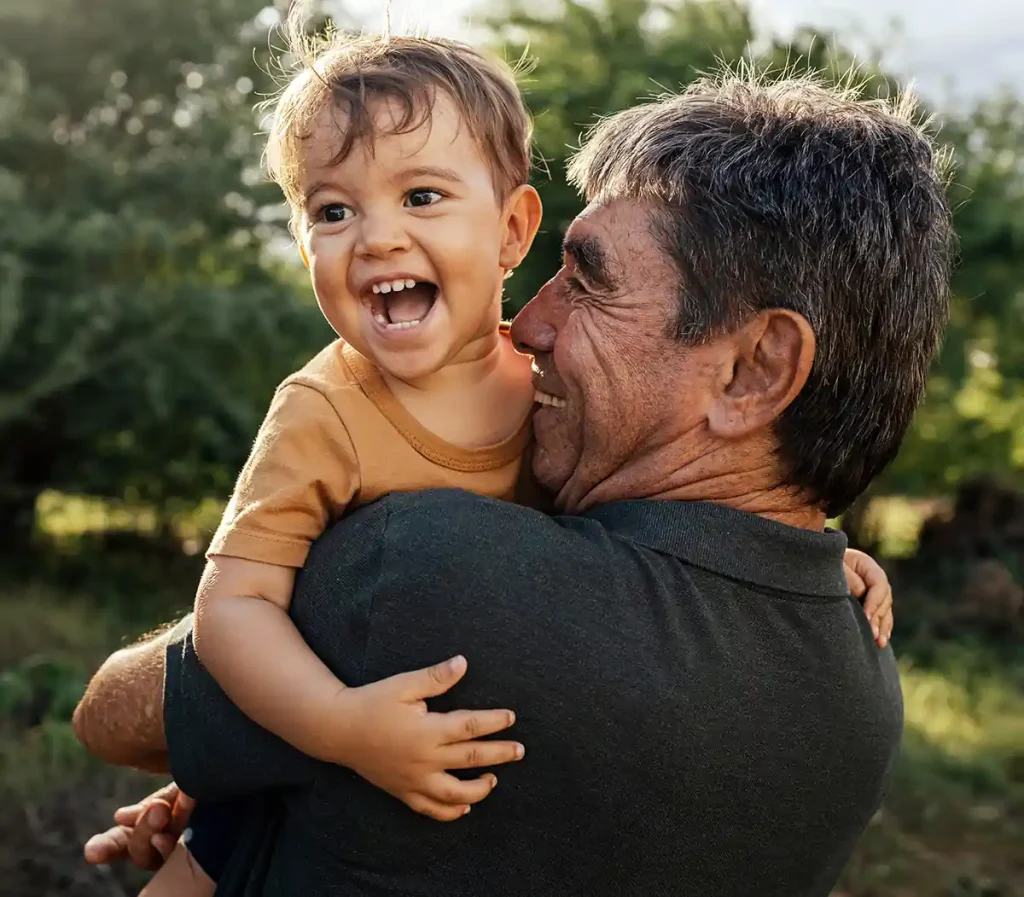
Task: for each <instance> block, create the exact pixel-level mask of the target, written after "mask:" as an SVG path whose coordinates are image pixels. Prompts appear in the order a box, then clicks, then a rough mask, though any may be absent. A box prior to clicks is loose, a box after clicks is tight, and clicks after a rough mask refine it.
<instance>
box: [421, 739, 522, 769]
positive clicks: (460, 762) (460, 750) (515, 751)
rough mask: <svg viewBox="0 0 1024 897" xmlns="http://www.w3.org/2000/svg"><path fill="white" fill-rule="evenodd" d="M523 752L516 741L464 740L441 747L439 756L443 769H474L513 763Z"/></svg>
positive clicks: (520, 758) (520, 757) (519, 758)
mask: <svg viewBox="0 0 1024 897" xmlns="http://www.w3.org/2000/svg"><path fill="white" fill-rule="evenodd" d="M525 754H526V748H524V747H523V746H522V745H521V744H520V743H519V742H517V741H464V742H461V743H460V744H450V745H448V746H447V747H445V748H443V749H442V751H441V755H440V756H441V763H443V764H444V768H445V769H476V768H477V767H480V766H501V765H502V764H503V763H515V762H516V761H517V760H522V759H523V757H524V756H525Z"/></svg>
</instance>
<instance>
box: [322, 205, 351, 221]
mask: <svg viewBox="0 0 1024 897" xmlns="http://www.w3.org/2000/svg"><path fill="white" fill-rule="evenodd" d="M351 215H352V210H351V209H350V208H349V207H348V206H344V205H342V204H341V203H340V202H332V203H328V204H327V205H326V206H324V207H323V208H322V209H321V210H320V217H321V219H323V221H324V222H325V223H326V224H337V223H338V222H341V221H347V220H348V219H349V218H350V217H351Z"/></svg>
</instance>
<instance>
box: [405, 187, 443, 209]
mask: <svg viewBox="0 0 1024 897" xmlns="http://www.w3.org/2000/svg"><path fill="white" fill-rule="evenodd" d="M442 198H443V197H442V196H441V193H440V192H439V191H438V190H410V191H409V192H408V193H407V194H406V197H405V201H406V205H408V206H409V207H410V208H413V209H418V208H422V207H423V206H432V205H434V203H436V202H438V201H439V200H441V199H442Z"/></svg>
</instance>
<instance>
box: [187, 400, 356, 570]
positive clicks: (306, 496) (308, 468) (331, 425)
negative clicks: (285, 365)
mask: <svg viewBox="0 0 1024 897" xmlns="http://www.w3.org/2000/svg"><path fill="white" fill-rule="evenodd" d="M358 488H359V464H358V461H357V458H356V450H355V447H354V445H353V443H352V439H351V437H350V436H349V433H348V430H347V429H346V427H345V424H344V422H343V421H342V420H341V418H340V417H339V416H338V412H337V411H336V410H335V407H334V405H332V404H331V402H330V401H329V400H328V399H327V397H326V396H325V395H324V394H323V393H321V392H320V391H319V390H317V389H315V388H313V387H311V386H308V385H306V384H305V383H297V382H288V381H286V382H285V383H284V384H283V385H282V386H281V387H279V388H278V390H277V392H276V393H275V395H274V399H273V401H272V402H271V404H270V410H269V411H268V412H267V416H266V418H265V419H264V421H263V424H262V426H261V427H260V431H259V433H258V435H257V436H256V441H255V443H254V445H253V448H252V452H251V454H250V455H249V459H248V460H247V461H246V462H245V466H244V467H243V468H242V472H241V474H239V477H238V482H237V483H236V485H235V491H234V494H233V495H232V497H231V501H230V502H229V503H228V507H227V509H226V510H225V512H224V517H223V519H222V520H221V523H220V526H219V527H218V529H217V532H216V534H215V535H214V537H213V541H212V542H211V543H210V547H209V550H208V551H207V556H213V555H227V556H229V557H237V558H244V559H246V560H250V561H259V562H262V563H265V564H275V565H277V566H281V567H301V566H302V565H303V563H305V560H306V555H307V553H308V552H309V546H310V545H311V544H312V543H313V541H314V540H315V539H316V538H317V537H318V536H319V535H320V534H321V533H322V532H323V531H324V530H325V529H326V528H327V526H328V524H329V523H330V522H331V521H332V520H334V519H336V518H338V517H340V516H341V514H342V512H344V510H345V509H346V507H347V506H348V505H349V503H350V502H351V501H352V498H353V496H354V495H355V493H356V490H358Z"/></svg>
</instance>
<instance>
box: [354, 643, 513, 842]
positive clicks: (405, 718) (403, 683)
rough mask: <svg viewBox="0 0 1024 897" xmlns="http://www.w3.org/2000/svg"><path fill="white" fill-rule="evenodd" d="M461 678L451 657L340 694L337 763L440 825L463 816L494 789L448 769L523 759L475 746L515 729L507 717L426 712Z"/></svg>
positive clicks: (492, 746)
mask: <svg viewBox="0 0 1024 897" xmlns="http://www.w3.org/2000/svg"><path fill="white" fill-rule="evenodd" d="M465 672H466V659H465V658H464V657H455V658H452V659H451V660H448V661H445V662H444V663H440V664H437V665H436V666H433V667H428V668H427V669H422V670H416V671H415V672H412V673H401V674H400V675H397V676H392V677H391V678H389V679H383V680H381V681H380V682H373V683H371V684H369V685H364V686H361V687H359V688H346V689H343V690H342V691H341V692H339V694H338V701H339V708H340V709H341V712H342V714H343V717H342V718H343V719H344V720H345V723H344V726H345V729H344V731H345V733H346V737H345V738H344V739H343V742H344V743H343V744H342V746H341V750H340V751H339V756H338V758H337V762H338V763H340V764H341V765H343V766H347V767H349V769H352V770H354V771H355V772H357V773H359V775H361V776H362V777H363V778H364V779H366V780H367V781H369V782H372V783H373V784H374V785H376V786H377V787H378V788H382V789H383V790H385V791H387V792H388V793H389V794H391V795H393V796H395V797H397V798H398V799H399V800H401V801H404V802H405V803H406V804H408V805H409V806H410V807H411V808H412V809H413V810H415V811H416V812H418V813H423V814H424V815H426V816H431V817H433V818H434V819H437V820H440V821H442V822H450V821H452V820H454V819H458V818H459V817H460V816H463V815H465V814H466V813H468V812H469V807H470V805H471V804H475V803H478V802H479V801H482V800H483V799H484V798H485V797H487V795H489V794H490V793H491V791H492V790H493V789H494V786H495V785H496V784H497V783H498V780H497V778H496V777H495V776H494V775H492V774H490V773H487V774H485V775H482V776H479V777H478V778H475V779H470V780H463V779H458V778H456V777H455V776H453V775H451V774H450V773H449V772H447V771H446V770H449V769H472V768H475V767H480V766H497V765H499V764H501V763H511V762H514V761H516V760H521V759H522V757H523V754H524V753H525V751H524V748H523V746H522V745H521V744H519V743H517V742H514V741H489V740H478V739H481V737H482V736H484V735H492V734H493V733H495V732H500V731H502V730H503V729H507V728H508V727H509V726H511V725H512V724H513V723H514V722H515V714H513V713H512V711H511V710H456V711H453V712H451V713H431V712H429V711H428V710H427V705H426V702H425V699H426V698H432V697H436V696H437V695H440V694H443V693H444V692H446V691H448V689H450V688H451V687H452V686H453V685H455V683H456V682H458V681H459V680H460V679H461V678H462V677H463V675H465Z"/></svg>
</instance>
